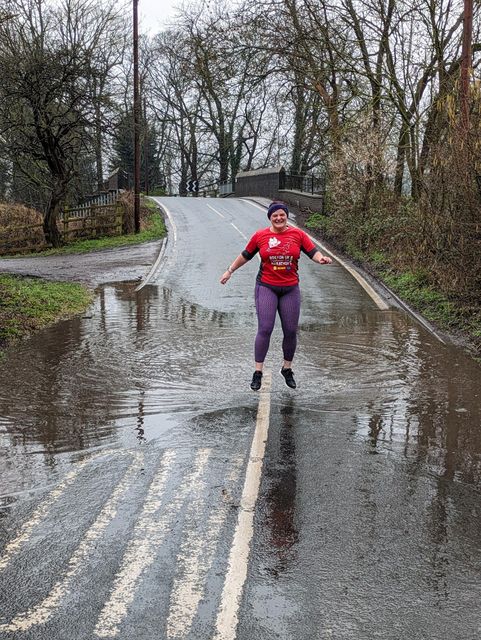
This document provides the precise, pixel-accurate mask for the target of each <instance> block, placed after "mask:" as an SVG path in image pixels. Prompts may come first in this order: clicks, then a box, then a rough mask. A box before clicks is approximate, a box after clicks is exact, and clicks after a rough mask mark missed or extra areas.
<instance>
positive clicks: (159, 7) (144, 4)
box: [139, 0, 181, 33]
mask: <svg viewBox="0 0 481 640" xmlns="http://www.w3.org/2000/svg"><path fill="white" fill-rule="evenodd" d="M180 2H181V0H139V13H140V20H141V23H140V28H141V31H142V32H145V31H153V32H154V33H155V32H156V31H159V30H160V29H162V27H165V26H166V25H167V24H168V22H169V19H171V18H172V16H173V15H174V13H175V7H176V6H177V5H179V4H180Z"/></svg>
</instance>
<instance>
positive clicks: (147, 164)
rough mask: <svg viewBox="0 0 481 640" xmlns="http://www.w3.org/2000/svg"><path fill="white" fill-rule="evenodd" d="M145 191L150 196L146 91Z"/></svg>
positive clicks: (145, 99)
mask: <svg viewBox="0 0 481 640" xmlns="http://www.w3.org/2000/svg"><path fill="white" fill-rule="evenodd" d="M144 176H145V177H144V191H145V195H146V196H148V195H149V125H148V121H147V98H146V97H145V91H144Z"/></svg>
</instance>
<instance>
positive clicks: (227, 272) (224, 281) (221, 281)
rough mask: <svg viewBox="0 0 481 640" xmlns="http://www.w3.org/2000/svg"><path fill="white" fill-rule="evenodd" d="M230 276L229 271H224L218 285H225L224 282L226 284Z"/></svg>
mask: <svg viewBox="0 0 481 640" xmlns="http://www.w3.org/2000/svg"><path fill="white" fill-rule="evenodd" d="M231 275H232V274H231V272H230V271H225V272H224V273H223V274H222V278H221V279H220V283H221V284H226V282H228V281H229V280H230V277H231Z"/></svg>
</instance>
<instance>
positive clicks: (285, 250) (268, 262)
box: [242, 227, 317, 287]
mask: <svg viewBox="0 0 481 640" xmlns="http://www.w3.org/2000/svg"><path fill="white" fill-rule="evenodd" d="M258 251H259V255H260V257H261V267H260V269H259V273H258V275H257V280H258V281H259V282H264V283H265V284H270V285H272V286H276V287H290V286H293V285H296V284H297V283H298V282H299V276H298V275H297V263H298V260H299V256H300V255H301V251H303V252H304V253H306V254H307V255H308V256H309V257H310V258H312V256H313V255H314V254H315V253H316V251H317V248H316V246H315V245H314V243H313V242H312V240H311V239H310V238H309V236H308V235H307V233H305V232H304V231H302V230H301V229H297V228H296V227H287V229H286V230H285V231H283V232H282V233H273V232H272V231H271V229H270V227H267V229H259V230H258V231H256V232H255V233H254V235H253V236H252V238H251V239H250V240H249V242H248V243H247V246H246V248H245V249H244V251H243V252H242V255H243V256H244V258H246V259H247V260H250V259H251V258H252V257H253V256H255V254H256V253H257V252H258Z"/></svg>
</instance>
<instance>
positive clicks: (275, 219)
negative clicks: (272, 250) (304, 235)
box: [271, 209, 287, 231]
mask: <svg viewBox="0 0 481 640" xmlns="http://www.w3.org/2000/svg"><path fill="white" fill-rule="evenodd" d="M271 225H272V228H273V229H274V230H275V231H281V230H282V229H284V228H285V227H286V226H287V213H286V212H285V211H284V210H283V209H276V211H274V213H273V214H272V215H271Z"/></svg>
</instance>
